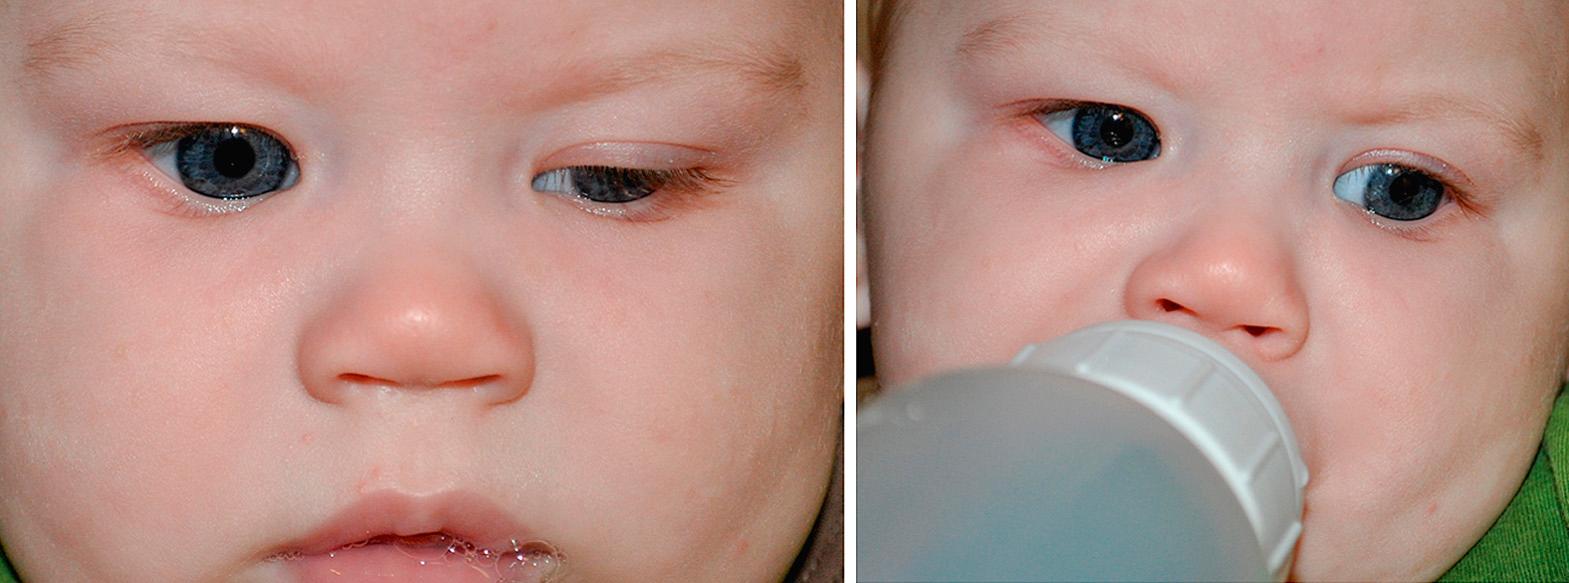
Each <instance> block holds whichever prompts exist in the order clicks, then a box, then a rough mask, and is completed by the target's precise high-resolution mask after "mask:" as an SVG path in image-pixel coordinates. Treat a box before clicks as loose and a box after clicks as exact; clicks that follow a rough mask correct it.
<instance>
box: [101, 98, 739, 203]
mask: <svg viewBox="0 0 1569 583" xmlns="http://www.w3.org/2000/svg"><path fill="white" fill-rule="evenodd" d="M228 125H234V126H240V127H244V128H248V129H253V130H259V131H264V132H267V133H269V134H270V135H272V136H275V137H277V138H278V139H279V140H280V141H282V142H283V143H284V145H285V146H286V147H288V149H289V150H290V151H291V152H294V153H295V155H296V160H295V163H296V164H299V159H298V150H297V149H295V148H294V146H293V145H292V144H289V143H288V141H287V140H285V139H284V138H283V137H282V136H280V135H279V134H277V133H276V132H270V131H268V130H266V128H263V127H260V126H255V125H251V124H244V123H231V122H162V123H151V124H141V125H138V126H134V127H132V128H130V129H129V130H128V131H125V130H122V133H121V134H120V135H119V136H118V137H116V138H115V140H114V142H113V143H112V144H111V145H110V146H109V147H108V148H106V149H105V150H104V151H103V152H102V157H103V158H104V159H115V160H121V161H123V163H124V164H126V166H127V168H128V169H129V170H130V171H131V172H133V173H134V174H136V175H137V176H138V178H140V179H142V180H145V181H146V182H147V185H148V186H149V187H151V188H152V189H153V190H156V191H158V192H157V198H159V199H160V200H161V201H162V202H164V203H165V204H166V207H165V209H164V210H165V211H168V212H170V213H172V214H175V215H177V216H181V217H187V218H207V217H215V216H222V215H229V214H235V213H238V212H240V211H243V210H246V209H247V208H249V207H251V206H254V205H256V204H257V203H260V202H262V201H264V200H266V199H268V198H270V197H271V196H272V195H273V194H276V192H282V191H275V192H273V193H267V194H265V195H261V196H257V197H255V198H251V199H235V200H217V199H210V197H203V196H201V195H199V194H195V193H191V192H188V189H186V188H185V187H184V185H180V184H170V182H171V180H174V179H172V178H171V177H168V176H165V175H164V172H163V171H161V170H158V169H156V168H152V167H151V166H152V164H151V160H149V159H148V158H147V157H146V156H145V155H143V151H144V150H146V149H147V148H150V147H153V146H156V145H158V144H162V143H165V142H169V141H173V140H179V139H182V138H185V137H188V136H191V135H193V134H195V133H196V132H199V131H202V130H205V129H208V128H211V127H212V126H228ZM111 131H113V130H111ZM562 170H566V171H573V172H605V173H612V174H614V175H617V176H619V177H622V178H630V179H636V180H643V181H647V182H648V183H650V184H658V185H659V187H658V188H657V189H656V190H655V191H654V192H653V193H651V194H649V195H648V196H645V197H643V198H641V199H639V200H635V201H631V202H627V203H619V204H614V203H601V202H596V201H592V200H588V199H586V198H582V197H576V196H570V195H565V194H561V193H553V192H544V193H540V194H546V195H551V196H556V197H559V198H565V199H568V200H569V202H571V203H573V204H574V205H575V206H577V207H579V208H580V209H581V210H583V211H585V212H588V213H590V214H593V215H596V216H601V217H606V218H610V219H615V220H622V221H627V222H642V223H647V222H657V221H662V220H665V219H668V218H671V217H673V216H675V214H676V213H678V212H680V211H684V210H687V209H690V208H692V207H693V206H694V205H696V204H698V203H700V202H702V201H704V200H706V199H707V196H706V195H707V194H710V193H713V192H715V191H718V190H720V189H722V188H725V187H728V186H729V185H730V184H731V183H730V181H728V180H725V179H722V178H718V177H716V176H714V175H713V174H711V173H710V171H709V170H708V169H706V168H700V167H693V168H672V169H650V168H626V167H617V166H607V165H579V166H566V167H560V168H551V169H546V170H542V171H539V172H536V173H535V175H536V176H537V175H538V174H541V173H544V172H552V171H562ZM301 173H302V174H303V173H304V170H303V169H302V170H301ZM530 191H531V192H532V189H530Z"/></svg>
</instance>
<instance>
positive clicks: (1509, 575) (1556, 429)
mask: <svg viewBox="0 0 1569 583" xmlns="http://www.w3.org/2000/svg"><path fill="white" fill-rule="evenodd" d="M1439 580H1440V581H1569V391H1563V392H1560V393H1559V394H1558V400H1557V401H1556V402H1555V403H1554V404H1553V412H1552V415H1551V416H1550V417H1548V419H1547V431H1546V433H1545V434H1544V435H1543V436H1542V447H1541V449H1539V450H1537V452H1536V462H1535V463H1533V464H1531V471H1530V472H1528V473H1527V474H1526V476H1525V483H1523V484H1521V485H1520V491H1519V492H1518V493H1516V494H1515V497H1514V499H1513V500H1510V501H1509V506H1507V507H1505V508H1504V513H1503V514H1501V515H1499V516H1498V520H1497V521H1496V522H1494V523H1493V527H1492V528H1490V529H1488V531H1487V534H1485V535H1482V540H1479V541H1477V542H1476V545H1474V546H1472V547H1471V550H1470V551H1468V552H1466V554H1465V556H1464V557H1461V558H1460V562H1458V563H1455V566H1453V567H1450V568H1449V572H1448V573H1444V576H1443V577H1441V578H1439Z"/></svg>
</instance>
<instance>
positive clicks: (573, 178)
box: [530, 166, 671, 204]
mask: <svg viewBox="0 0 1569 583" xmlns="http://www.w3.org/2000/svg"><path fill="white" fill-rule="evenodd" d="M670 172H671V171H668V170H645V169H641V168H617V167H614V166H570V167H567V168H557V169H555V170H547V171H544V172H541V173H539V175H538V176H535V177H534V180H533V182H532V184H530V186H531V187H532V188H533V189H534V190H536V191H539V192H554V193H557V194H564V195H567V196H573V197H577V198H581V199H584V200H588V201H592V202H598V203H605V204H626V203H629V202H632V201H635V200H638V199H641V198H643V197H646V196H648V195H650V194H653V193H654V191H657V190H659V189H660V188H663V187H664V186H665V185H666V183H668V182H670V179H671V178H670V176H669V173H670Z"/></svg>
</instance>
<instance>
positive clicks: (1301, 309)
mask: <svg viewBox="0 0 1569 583" xmlns="http://www.w3.org/2000/svg"><path fill="white" fill-rule="evenodd" d="M909 4H910V5H909V6H902V7H901V10H903V11H904V13H903V14H902V16H901V17H900V19H898V20H897V24H896V26H895V27H893V29H892V36H891V45H890V49H889V52H888V54H887V55H886V58H885V59H884V60H883V62H881V63H880V64H879V65H880V68H879V69H878V71H877V73H876V74H877V80H876V85H875V89H874V94H873V97H872V104H871V118H870V121H869V125H870V129H869V134H868V140H869V141H868V143H867V150H866V156H867V158H866V163H867V166H866V169H865V170H866V172H867V181H868V182H867V186H866V187H867V189H868V192H867V194H866V195H865V203H866V209H867V214H866V219H867V225H866V226H867V237H868V240H867V244H868V248H869V252H870V256H869V260H870V270H871V279H870V281H871V285H872V311H873V322H872V326H873V338H874V348H875V351H876V355H877V359H878V360H877V367H878V373H879V376H880V377H881V380H882V381H883V382H884V384H885V385H889V386H897V385H900V384H902V383H906V382H908V381H911V380H914V379H917V378H919V377H922V376H925V375H928V374H931V373H934V372H937V371H942V370H947V369H952V368H957V367H963V366H968V365H974V364H979V363H995V362H1003V361H1006V359H1008V358H1009V357H1011V356H1012V355H1013V354H1014V353H1015V352H1016V351H1017V350H1018V349H1019V348H1020V347H1021V346H1023V345H1025V344H1028V343H1031V342H1036V341H1040V340H1044V339H1049V338H1052V337H1055V336H1058V335H1060V334H1063V333H1066V332H1068V331H1071V330H1074V329H1077V328H1080V327H1083V326H1085V325H1088V324H1092V323H1095V322H1101V321H1107V320H1116V319H1126V318H1139V319H1152V320H1161V321H1167V322H1173V323H1176V324H1179V325H1182V326H1187V327H1190V328H1193V329H1196V330H1199V331H1201V332H1203V333H1205V334H1207V335H1209V336H1210V337H1212V338H1215V339H1217V340H1219V341H1220V342H1221V343H1223V344H1224V345H1226V346H1227V347H1228V348H1230V349H1231V350H1232V351H1234V352H1235V353H1237V354H1238V355H1239V356H1240V357H1242V359H1243V360H1245V361H1246V362H1247V363H1248V364H1249V365H1251V366H1252V367H1254V368H1255V370H1257V371H1258V372H1259V373H1260V375H1261V376H1262V377H1263V378H1264V379H1265V381H1266V382H1268V384H1269V385H1270V386H1271V387H1272V388H1273V390H1274V391H1275V393H1276V394H1277V395H1278V396H1279V398H1280V400H1281V402H1282V404H1283V405H1284V408H1285V410H1286V412H1287V414H1288V416H1289V418H1290V421H1291V423H1292V425H1293V427H1294V429H1295V431H1296V434H1297V436H1298V437H1299V439H1300V441H1301V444H1302V451H1303V454H1304V457H1305V458H1306V461H1307V464H1308V467H1309V471H1310V474H1311V482H1310V483H1309V485H1308V489H1307V497H1306V514H1305V516H1304V531H1303V535H1302V538H1301V541H1300V544H1299V546H1298V548H1297V556H1296V563H1295V565H1294V568H1293V570H1292V577H1294V578H1297V579H1305V580H1415V579H1431V578H1434V577H1437V576H1438V575H1440V574H1442V573H1443V572H1444V570H1445V569H1447V568H1448V567H1449V566H1450V565H1451V564H1453V563H1454V562H1455V561H1456V560H1458V559H1459V558H1460V557H1461V556H1462V555H1463V554H1464V553H1465V552H1466V550H1467V549H1469V548H1470V547H1471V545H1472V544H1473V543H1475V542H1476V540H1477V539H1478V538H1480V537H1481V536H1482V534H1483V533H1484V532H1485V531H1486V530H1487V528H1488V527H1489V526H1490V525H1491V524H1492V522H1493V520H1494V519H1495V518H1496V517H1497V516H1498V514H1499V513H1500V512H1501V511H1502V509H1503V507H1504V506H1505V505H1506V504H1507V503H1508V501H1509V500H1510V498H1511V497H1512V496H1513V494H1514V493H1515V491H1516V489H1517V488H1518V487H1519V485H1520V482H1521V479H1522V478H1523V476H1524V474H1525V472H1526V470H1527V468H1528V467H1529V466H1530V463H1531V461H1532V459H1533V457H1534V456H1535V454H1536V450H1537V447H1538V444H1539V443H1540V440H1541V433H1542V428H1543V426H1544V424H1545V421H1546V415H1547V412H1548V408H1549V405H1550V403H1551V401H1552V399H1553V398H1554V397H1555V396H1556V394H1557V392H1558V390H1559V386H1560V384H1561V383H1562V382H1563V380H1564V376H1565V355H1566V353H1569V345H1566V336H1569V196H1566V193H1569V162H1566V161H1569V152H1566V146H1569V144H1566V142H1569V128H1566V114H1565V105H1564V103H1565V102H1566V101H1565V94H1564V92H1563V87H1564V80H1565V78H1566V74H1569V71H1566V69H1565V63H1566V62H1569V59H1566V58H1565V55H1569V40H1566V38H1565V34H1566V33H1565V31H1566V30H1569V16H1566V12H1569V10H1566V9H1565V8H1564V6H1563V5H1562V4H1552V3H1539V4H1522V5H1513V4H1511V5H1507V6H1505V5H1495V4H1480V3H1442V4H1432V3H1410V4H1406V3H1393V2H1380V3H1373V4H1367V3H1361V4H1330V3H1307V4H1301V3H1297V4H1289V5H1287V4H1273V3H1271V4H1238V3H1220V4H1216V5H1206V4H1200V3H1192V2H1180V3H1163V2H1155V3H1146V4H1126V3H1114V4H1110V5H1104V3H1096V5H1095V6H1094V8H1093V9H1091V6H1089V5H1079V4H1068V3H1051V4H1050V5H1042V4H1041V3H1028V2H1016V3H1009V2H964V3H958V2H954V3H909ZM1054 100H1072V101H1078V102H1096V103H1109V104H1116V105H1120V106H1123V107H1127V108H1131V109H1132V110H1134V111H1136V112H1139V113H1141V114H1143V115H1144V116H1147V118H1148V119H1149V120H1150V121H1151V122H1152V124H1153V126H1154V127H1155V128H1156V130H1157V131H1158V133H1159V138H1160V149H1159V153H1158V155H1157V156H1156V157H1154V158H1152V159H1147V160H1143V161H1137V162H1128V163H1124V164H1115V165H1114V164H1104V163H1099V162H1097V161H1096V160H1094V159H1091V158H1089V157H1088V156H1086V155H1084V154H1083V153H1081V152H1080V151H1079V150H1077V148H1076V147H1075V145H1074V144H1073V143H1072V142H1071V141H1069V139H1064V137H1063V136H1062V135H1060V134H1058V133H1054V132H1053V131H1052V130H1051V128H1050V127H1048V124H1047V123H1044V121H1043V120H1044V118H1043V117H1041V116H1038V115H1035V114H1036V113H1039V112H1041V111H1042V110H1050V109H1051V108H1052V106H1051V104H1052V103H1058V105H1057V107H1059V108H1060V107H1063V105H1061V104H1060V103H1059V102H1057V101H1054ZM1068 105H1072V104H1071V103H1070V104H1068ZM1069 138H1070V139H1071V135H1070V136H1069ZM1379 163H1391V164H1400V165H1404V166H1406V167H1409V168H1414V169H1417V170H1420V171H1422V172H1425V173H1427V174H1429V175H1431V176H1433V177H1436V178H1438V179H1440V180H1442V181H1443V182H1445V183H1446V184H1447V186H1448V187H1447V188H1446V192H1447V193H1448V195H1447V196H1448V198H1445V199H1444V202H1443V203H1442V205H1441V206H1440V207H1439V208H1438V209H1437V211H1436V212H1434V213H1432V214H1431V215H1430V216H1427V217H1426V218H1423V219H1420V220H1417V221H1412V222H1404V223H1402V222H1399V221H1394V220H1390V219H1388V218H1384V217H1379V216H1376V215H1374V214H1370V213H1369V212H1368V211H1367V210H1365V209H1364V207H1363V206H1359V205H1357V204H1353V203H1351V202H1348V201H1346V200H1342V199H1341V198H1338V197H1337V196H1336V195H1335V193H1334V190H1333V185H1334V183H1335V180H1336V178H1337V176H1340V175H1342V174H1343V173H1345V172H1347V171H1348V170H1351V169H1354V168H1356V167H1359V166H1363V165H1367V164H1379Z"/></svg>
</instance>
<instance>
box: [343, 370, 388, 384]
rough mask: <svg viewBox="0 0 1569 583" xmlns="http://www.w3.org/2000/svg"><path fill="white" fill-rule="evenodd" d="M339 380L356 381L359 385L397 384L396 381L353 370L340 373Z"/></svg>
mask: <svg viewBox="0 0 1569 583" xmlns="http://www.w3.org/2000/svg"><path fill="white" fill-rule="evenodd" d="M338 380H340V381H343V382H346V383H354V384H359V385H395V384H397V383H394V382H392V381H389V380H387V379H384V378H380V377H373V376H370V375H363V374H359V373H352V372H346V373H343V374H340V375H338Z"/></svg>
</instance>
